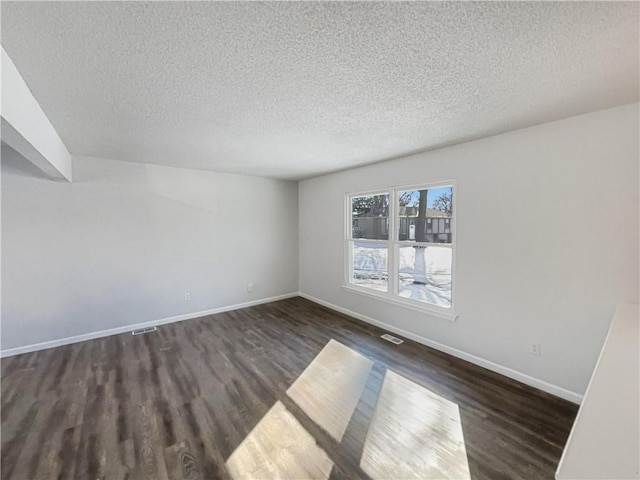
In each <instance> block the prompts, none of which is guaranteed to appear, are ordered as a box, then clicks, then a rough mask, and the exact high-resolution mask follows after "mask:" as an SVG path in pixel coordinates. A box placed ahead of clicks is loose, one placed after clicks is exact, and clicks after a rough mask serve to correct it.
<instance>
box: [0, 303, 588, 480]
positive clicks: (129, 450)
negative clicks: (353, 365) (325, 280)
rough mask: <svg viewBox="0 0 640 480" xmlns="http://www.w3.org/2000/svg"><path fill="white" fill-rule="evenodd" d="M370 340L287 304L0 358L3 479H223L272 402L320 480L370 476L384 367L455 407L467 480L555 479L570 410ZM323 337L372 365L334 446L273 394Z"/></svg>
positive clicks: (316, 309)
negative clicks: (363, 462)
mask: <svg viewBox="0 0 640 480" xmlns="http://www.w3.org/2000/svg"><path fill="white" fill-rule="evenodd" d="M381 333H382V331H381V330H380V329H378V328H375V327H372V326H369V325H366V324H363V323H361V322H359V321H357V320H352V319H350V318H349V317H346V316H344V315H341V314H338V313H335V312H333V311H331V310H328V309H325V308H323V307H321V306H318V305H316V304H314V303H311V302H309V301H307V300H304V299H302V298H292V299H288V300H283V301H279V302H274V303H271V304H267V305H261V306H257V307H252V308H247V309H243V310H237V311H233V312H228V313H222V314H218V315H212V316H208V317H203V318H201V319H197V320H189V321H185V322H181V323H175V324H171V325H166V326H162V327H159V328H158V331H157V332H155V333H151V334H146V335H142V336H132V335H130V334H123V335H116V336H112V337H108V338H103V339H98V340H92V341H87V342H83V343H78V344H74V345H69V346H65V347H60V348H56V349H51V350H44V351H40V352H34V353H29V354H24V355H20V356H15V357H10V358H7V359H3V360H2V402H1V406H2V414H1V415H2V447H1V448H2V465H1V467H2V478H3V479H7V480H8V479H18V480H26V479H36V478H46V479H54V478H61V479H64V478H80V479H97V478H109V479H119V478H129V479H137V478H172V479H174V478H175V479H178V478H189V479H198V478H203V479H209V478H220V477H228V472H227V470H226V468H225V462H226V461H227V459H228V458H229V457H230V456H231V454H232V453H233V452H234V450H235V449H236V447H238V446H239V445H240V443H241V442H242V441H243V439H244V438H245V437H246V436H247V435H248V434H249V433H250V432H251V430H252V429H253V428H254V427H255V426H256V424H257V423H258V422H259V421H260V420H261V418H262V417H263V416H264V415H265V413H266V412H267V411H268V410H269V409H270V408H271V407H272V406H273V405H274V404H275V403H276V402H277V401H280V402H281V403H282V404H284V406H285V407H286V409H287V410H288V411H289V412H291V413H292V414H293V415H294V416H295V418H296V419H297V420H298V421H299V422H300V424H302V426H303V427H304V428H305V429H306V430H307V431H308V432H309V433H310V434H311V435H313V437H314V438H315V440H316V442H317V444H318V445H319V446H320V447H321V448H322V449H323V450H324V451H325V452H326V453H327V454H328V456H329V457H330V458H331V460H332V461H333V462H334V467H333V470H332V471H331V478H336V479H337V478H369V477H368V476H367V475H366V474H365V473H364V471H362V470H361V469H360V467H359V460H360V457H361V455H362V450H363V444H364V441H365V437H366V434H367V429H368V425H369V421H370V419H371V416H372V414H373V411H374V408H375V402H376V398H377V395H378V391H379V389H380V386H381V383H382V379H383V373H384V371H385V369H386V368H389V369H393V371H395V372H397V373H399V374H401V375H403V376H405V377H406V378H408V379H410V380H412V381H414V382H416V383H418V384H420V385H422V386H424V387H426V388H428V389H430V390H431V391H433V392H436V393H437V394H438V395H441V396H442V397H444V398H446V399H448V400H450V401H452V402H455V403H457V404H458V405H459V409H460V417H461V422H462V428H463V432H464V440H465V444H466V452H467V457H468V462H469V470H470V472H471V476H472V478H477V479H491V480H497V479H502V478H504V479H507V478H508V479H527V480H530V479H552V478H553V475H554V471H555V468H556V465H557V463H558V461H559V458H560V455H561V452H562V448H563V446H564V444H565V441H566V439H567V436H568V434H569V430H570V428H571V424H572V422H573V419H574V417H575V414H576V411H577V406H575V405H573V404H571V403H569V402H566V401H563V400H560V399H558V398H555V397H553V396H551V395H548V394H545V393H543V392H540V391H537V390H535V389H533V388H530V387H527V386H525V385H523V384H520V383H517V382H514V381H512V380H510V379H508V378H506V377H503V376H501V375H498V374H496V373H493V372H490V371H488V370H485V369H483V368H480V367H477V366H475V365H473V364H470V363H467V362H464V361H462V360H459V359H456V358H454V357H451V356H449V355H446V354H443V353H440V352H438V351H436V350H432V349H430V348H427V347H424V346H422V345H419V344H417V343H414V342H411V341H406V342H405V343H404V344H402V345H400V346H394V345H392V344H389V343H387V342H384V341H383V340H381V339H380V338H379V336H380V335H381ZM330 339H335V340H337V341H338V342H340V343H342V344H344V345H346V346H348V347H350V348H352V349H354V350H356V351H358V352H360V353H361V354H363V355H365V356H366V357H368V358H369V359H371V360H373V361H374V365H373V368H372V370H371V374H370V375H369V377H368V380H367V383H366V386H365V389H364V391H363V394H362V396H361V398H360V401H359V403H358V405H357V407H356V410H355V413H354V414H353V416H352V417H351V421H350V422H349V424H348V427H347V429H346V432H345V434H344V436H343V437H342V440H341V442H340V443H338V442H337V441H336V440H334V439H333V438H332V437H331V436H329V435H328V434H327V433H326V432H325V431H324V430H322V429H321V428H320V427H318V426H317V425H316V424H315V423H314V422H313V421H312V420H311V419H310V418H309V417H308V416H306V414H305V413H304V412H303V411H302V410H301V409H300V408H299V407H298V406H297V405H296V403H295V402H293V401H292V400H291V399H290V398H289V397H288V396H287V394H286V393H285V392H286V390H287V389H288V388H289V387H290V386H291V384H292V383H293V382H294V381H295V380H296V378H298V376H299V375H300V374H301V373H302V372H303V370H304V369H305V367H307V365H309V363H310V362H311V361H312V360H313V359H314V357H315V356H316V355H317V354H318V353H319V352H320V350H321V349H322V348H323V347H324V346H325V345H326V344H327V342H329V340H330Z"/></svg>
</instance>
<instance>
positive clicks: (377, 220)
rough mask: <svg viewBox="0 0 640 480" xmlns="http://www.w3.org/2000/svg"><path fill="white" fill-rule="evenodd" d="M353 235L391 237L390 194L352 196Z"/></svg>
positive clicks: (355, 236)
mask: <svg viewBox="0 0 640 480" xmlns="http://www.w3.org/2000/svg"><path fill="white" fill-rule="evenodd" d="M351 235H352V238H366V239H369V240H387V239H388V238H389V195H388V194H381V195H365V196H362V197H352V198H351Z"/></svg>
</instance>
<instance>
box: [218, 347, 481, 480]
mask: <svg viewBox="0 0 640 480" xmlns="http://www.w3.org/2000/svg"><path fill="white" fill-rule="evenodd" d="M372 366H373V362H372V361H371V360H369V359H367V358H366V357H364V356H363V355H361V354H360V353H358V352H356V351H355V350H352V349H351V348H349V347H346V346H345V345H342V344H341V343H339V342H336V341H335V340H333V339H332V340H330V341H329V343H327V345H325V347H324V348H323V349H322V351H321V352H320V353H319V354H318V356H316V358H315V359H314V360H313V361H312V362H311V363H310V364H309V366H308V367H307V368H306V369H305V371H304V372H302V374H301V375H300V376H299V377H298V378H297V379H296V381H295V382H294V383H293V385H292V386H291V387H290V388H289V389H288V390H287V395H289V397H290V398H291V399H292V400H293V401H295V402H296V403H297V404H298V406H299V407H300V408H301V409H302V410H303V411H304V412H305V413H306V414H307V415H308V416H309V417H310V418H311V419H312V420H313V421H314V422H315V423H317V424H318V425H319V426H320V427H321V428H323V429H324V430H325V431H326V432H327V433H329V434H330V435H331V436H332V437H333V438H334V439H335V440H336V441H337V442H340V441H341V439H342V436H343V435H344V432H345V430H346V428H347V425H348V424H349V421H350V419H351V416H352V415H353V412H354V410H355V408H356V406H357V404H358V401H359V399H360V396H361V395H362V391H363V389H364V386H365V384H366V382H367V378H368V376H369V373H370V371H371V367H372ZM332 466H333V462H332V461H331V459H330V458H329V456H328V455H327V453H326V452H325V451H324V450H322V449H321V448H320V447H318V445H316V443H315V440H314V438H313V437H312V436H311V435H310V434H309V433H307V431H306V430H305V429H304V427H303V426H302V425H301V424H300V423H299V422H298V421H297V420H296V419H295V417H294V416H293V415H292V414H291V413H290V412H289V411H288V410H287V409H286V408H285V406H284V405H283V404H282V403H281V402H277V403H276V404H275V405H274V406H273V407H272V408H271V409H270V410H269V411H268V412H267V414H266V415H265V416H264V417H263V418H262V420H261V421H260V423H258V425H257V426H256V427H255V428H254V429H253V430H252V431H251V433H250V434H249V435H248V436H247V437H246V438H245V439H244V441H243V442H242V443H241V444H240V446H239V447H238V448H237V449H236V451H235V452H234V453H233V454H232V455H231V457H229V460H228V461H227V468H228V470H229V473H230V475H231V476H232V477H233V478H234V479H236V480H239V479H245V478H246V479H249V478H314V479H327V478H329V475H330V474H331V469H332ZM360 467H361V468H362V469H363V470H364V471H365V472H366V473H367V474H368V475H369V476H371V478H373V479H374V480H382V479H388V478H403V479H410V478H411V479H413V478H415V479H427V478H437V479H469V478H470V475H469V465H468V463H467V455H466V451H465V446H464V439H463V435H462V425H461V423H460V414H459V412H458V406H457V405H456V404H455V403H452V402H450V401H448V400H446V399H444V398H442V397H441V396H440V395H436V394H435V393H433V392H430V391H429V390H427V389H426V388H424V387H421V386H420V385H418V384H417V383H414V382H412V381H411V380H408V379H407V378H405V377H403V376H402V375H399V374H397V373H394V372H392V371H390V370H387V371H386V374H385V378H384V382H383V384H382V388H381V390H380V393H379V395H378V401H377V404H376V408H375V412H374V414H373V417H372V419H371V423H370V425H369V430H368V432H367V436H366V439H365V442H364V449H363V453H362V458H361V460H360Z"/></svg>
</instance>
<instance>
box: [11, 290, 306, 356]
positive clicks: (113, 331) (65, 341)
mask: <svg viewBox="0 0 640 480" xmlns="http://www.w3.org/2000/svg"><path fill="white" fill-rule="evenodd" d="M297 296H298V292H293V293H287V294H284V295H278V296H275V297H268V298H262V299H260V300H254V301H251V302H245V303H238V304H236V305H228V306H226V307H218V308H213V309H211V310H204V311H202V312H193V313H185V314H183V315H176V316H174V317H168V318H162V319H160V320H151V321H149V322H143V323H135V324H133V325H125V326H122V327H116V328H110V329H108V330H100V331H98V332H90V333H85V334H82V335H75V336H73V337H67V338H60V339H58V340H50V341H48V342H42V343H35V344H33V345H25V346H24V347H16V348H9V349H6V350H2V351H0V358H4V357H10V356H13V355H20V354H21V353H29V352H36V351H38V350H46V349H47V348H55V347H60V346H62V345H69V344H70V343H78V342H84V341H85V340H93V339H95V338H102V337H109V336H111V335H117V334H120V333H126V332H130V331H132V330H137V329H139V328H147V327H157V326H159V325H166V324H167V323H174V322H181V321H183V320H191V319H193V318H200V317H205V316H207V315H213V314H215V313H222V312H229V311H231V310H238V309H240V308H247V307H253V306H254V305H261V304H263V303H269V302H275V301H277V300H284V299H285V298H292V297H297Z"/></svg>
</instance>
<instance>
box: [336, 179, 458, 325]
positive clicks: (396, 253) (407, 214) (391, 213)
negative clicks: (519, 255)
mask: <svg viewBox="0 0 640 480" xmlns="http://www.w3.org/2000/svg"><path fill="white" fill-rule="evenodd" d="M453 204H454V186H453V182H445V183H439V184H432V185H427V184H425V185H419V186H416V187H411V188H390V189H389V190H386V191H379V192H372V193H362V194H349V195H347V209H348V215H347V217H348V221H347V223H348V229H347V238H346V251H347V257H348V260H347V268H346V280H347V282H346V283H347V285H346V286H347V287H348V288H351V289H354V290H356V291H358V292H361V293H366V294H371V295H375V296H378V297H380V298H383V299H386V300H390V301H393V302H399V303H402V304H404V305H408V306H411V307H414V308H419V309H424V310H430V311H432V312H434V313H440V314H442V315H445V316H452V310H453V309H452V305H453V297H452V294H453V265H454V253H455V252H454V248H455V247H454V235H455V231H454V216H453V215H454V208H453Z"/></svg>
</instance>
